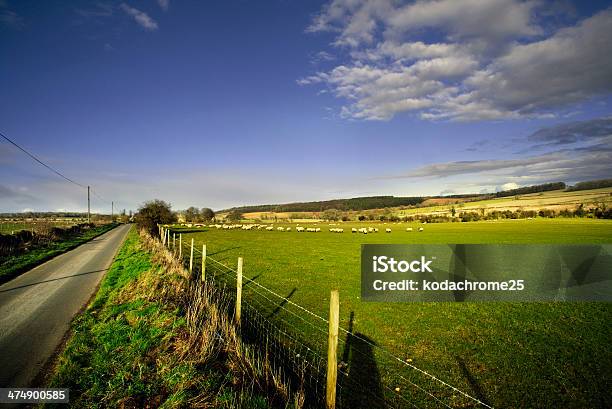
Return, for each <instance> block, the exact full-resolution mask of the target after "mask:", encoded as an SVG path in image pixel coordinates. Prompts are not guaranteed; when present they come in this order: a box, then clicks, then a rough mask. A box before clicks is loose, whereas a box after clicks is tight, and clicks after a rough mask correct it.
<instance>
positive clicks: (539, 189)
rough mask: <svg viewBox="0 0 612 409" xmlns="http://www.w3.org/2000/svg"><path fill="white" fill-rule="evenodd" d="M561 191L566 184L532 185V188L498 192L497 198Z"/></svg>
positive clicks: (526, 187)
mask: <svg viewBox="0 0 612 409" xmlns="http://www.w3.org/2000/svg"><path fill="white" fill-rule="evenodd" d="M561 189H565V183H563V182H556V183H544V184H542V185H532V186H525V187H519V188H518V189H511V190H504V191H501V192H497V193H496V194H495V196H497V197H507V196H516V195H526V194H529V193H539V192H548V191H550V190H561Z"/></svg>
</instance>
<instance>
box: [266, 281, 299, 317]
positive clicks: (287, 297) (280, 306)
mask: <svg viewBox="0 0 612 409" xmlns="http://www.w3.org/2000/svg"><path fill="white" fill-rule="evenodd" d="M296 291H297V287H295V288H294V289H293V290H291V292H290V293H289V294H287V296H286V297H285V299H284V300H283V301H281V302H280V304H278V306H277V307H276V308H275V309H274V311H272V312H271V313H270V315H268V318H272V317H274V316H276V314H278V313H279V312H280V310H281V308H283V307H284V306H285V305H286V304H287V301H288V300H289V298H291V297H293V294H295V292H296Z"/></svg>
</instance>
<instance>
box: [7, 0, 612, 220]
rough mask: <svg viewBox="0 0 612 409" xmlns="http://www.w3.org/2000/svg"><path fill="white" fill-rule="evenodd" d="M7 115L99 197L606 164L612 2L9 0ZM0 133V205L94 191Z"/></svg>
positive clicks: (344, 189)
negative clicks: (86, 188) (45, 165)
mask: <svg viewBox="0 0 612 409" xmlns="http://www.w3.org/2000/svg"><path fill="white" fill-rule="evenodd" d="M0 83H1V88H0V89H1V90H2V94H1V95H2V98H0V132H2V133H4V134H5V135H6V136H8V137H10V138H12V139H13V140H15V141H16V142H17V143H19V144H21V145H22V146H23V147H24V148H26V149H28V150H29V151H31V152H32V153H34V154H35V155H37V156H38V157H39V158H40V159H41V160H43V161H45V162H46V163H48V164H49V165H50V166H52V167H54V168H56V169H58V170H60V171H61V172H62V173H63V174H65V175H66V176H68V177H69V178H71V179H74V180H75V181H77V182H78V183H80V184H82V185H88V184H89V185H92V186H93V189H94V191H95V193H96V195H95V196H93V197H92V202H93V209H94V210H97V211H108V208H109V207H110V206H109V205H108V203H107V202H109V201H111V200H113V201H115V203H117V208H119V209H122V208H126V209H136V208H137V206H138V204H140V203H142V202H143V201H145V200H148V199H152V198H161V199H165V200H168V201H170V202H171V203H172V204H173V206H174V208H177V209H181V208H185V207H187V206H190V205H195V206H199V207H203V206H208V207H213V208H215V209H220V208H225V207H229V206H234V205H243V204H259V203H278V202H291V201H303V200H321V199H329V198H341V197H353V196H367V195H381V194H389V195H396V196H403V195H437V194H450V193H466V192H493V191H495V190H499V189H503V188H512V187H516V186H523V185H529V184H535V183H541V182H554V181H564V182H567V183H574V182H576V181H581V180H588V179H597V178H605V177H612V165H611V164H612V106H611V103H612V4H610V2H597V1H589V2H578V1H576V2H569V1H552V2H546V1H538V0H534V1H518V0H416V1H397V0H371V1H364V0H333V1H331V2H329V1H327V2H315V1H297V0H270V1H257V2H249V1H244V0H240V1H234V0H226V1H218V2H213V1H206V2H197V1H173V0H125V1H123V2H121V1H104V0H101V1H92V2H86V1H77V2H59V1H46V2H40V1H28V0H19V1H17V0H0ZM85 197H86V194H85V191H84V189H83V188H81V187H78V186H76V185H73V184H70V183H68V182H67V181H65V180H63V179H61V178H60V177H58V176H57V175H55V174H53V173H51V172H49V171H48V170H47V169H45V168H43V167H42V166H40V165H38V164H37V163H35V162H34V161H33V160H31V159H30V158H28V157H27V156H25V155H24V154H23V153H21V152H20V151H18V150H17V149H16V148H15V147H13V146H11V145H10V144H8V143H5V142H1V141H0V212H2V211H19V210H24V209H33V210H59V209H65V210H83V209H86V201H85V200H84V198H85Z"/></svg>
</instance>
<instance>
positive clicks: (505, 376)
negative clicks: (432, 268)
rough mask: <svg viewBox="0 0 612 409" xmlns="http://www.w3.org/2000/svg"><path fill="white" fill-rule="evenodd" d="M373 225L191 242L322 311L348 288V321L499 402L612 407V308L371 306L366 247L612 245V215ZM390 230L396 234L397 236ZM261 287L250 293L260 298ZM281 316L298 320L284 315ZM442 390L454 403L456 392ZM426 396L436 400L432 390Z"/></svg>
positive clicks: (238, 233) (426, 401)
mask: <svg viewBox="0 0 612 409" xmlns="http://www.w3.org/2000/svg"><path fill="white" fill-rule="evenodd" d="M280 225H281V224H275V226H280ZM362 225H367V226H372V227H378V228H379V230H380V231H381V232H380V233H377V234H368V235H362V234H351V233H350V228H351V227H353V226H354V227H359V226H360V225H359V223H351V222H347V223H342V225H341V227H343V228H344V229H345V233H343V234H333V233H329V232H328V231H327V228H329V226H328V225H327V224H323V223H320V224H319V226H320V227H322V228H323V232H321V233H316V234H313V233H297V232H295V228H294V229H293V231H292V232H278V231H272V232H269V231H265V230H256V231H243V230H216V229H198V232H196V233H191V234H189V233H188V232H187V230H184V234H183V243H187V242H189V241H190V239H191V238H192V237H193V238H194V239H195V242H196V246H197V248H201V245H202V243H206V245H207V252H208V254H209V255H210V256H211V257H213V258H215V259H216V260H219V261H222V262H224V263H226V264H227V265H230V266H235V263H236V259H237V257H238V256H242V257H244V272H245V276H247V277H251V278H255V279H256V282H258V283H260V284H262V285H264V286H267V287H268V288H270V289H273V290H274V291H276V292H278V293H280V294H281V295H284V296H288V297H290V299H291V301H293V302H296V303H298V304H300V305H302V306H304V307H306V308H309V309H311V310H312V311H314V312H316V313H317V314H320V315H322V316H326V315H327V308H328V305H327V303H328V299H329V290H330V289H332V288H337V289H339V290H340V300H341V304H340V313H341V326H343V327H344V328H347V327H348V326H349V321H350V317H351V314H353V316H354V319H353V327H354V331H356V332H359V333H361V334H363V335H364V336H367V337H368V338H370V339H371V340H372V341H374V342H375V343H377V344H378V345H382V346H384V347H386V348H388V349H390V350H391V351H393V352H394V353H395V354H397V355H398V356H400V357H401V358H403V359H410V360H412V362H413V363H414V365H416V366H418V367H419V368H421V369H424V370H426V371H428V372H430V373H433V374H435V375H437V376H439V377H440V378H442V379H443V380H445V381H447V382H449V383H451V384H452V385H454V386H456V387H458V388H460V389H462V390H465V391H467V392H468V393H470V394H471V395H473V396H476V397H479V398H480V399H481V400H483V401H485V402H488V403H489V404H490V405H492V406H494V407H510V408H512V407H515V408H521V407H543V408H559V407H563V408H586V407H591V408H592V407H601V408H604V407H612V396H611V392H610V391H611V390H612V387H611V386H612V352H611V351H610V349H609V342H610V339H612V326H610V322H611V321H612V305H611V304H610V303H406V304H383V303H364V302H361V300H360V264H359V263H360V245H361V244H362V243H372V244H376V243H576V244H578V243H612V221H606V220H591V219H539V218H538V219H534V220H504V221H487V222H473V223H440V224H428V225H426V226H425V231H423V232H420V233H419V232H416V231H415V232H412V233H407V232H405V227H407V226H413V227H417V225H416V224H410V223H403V224H380V223H379V224H371V223H365V224H362ZM387 227H390V228H392V229H393V233H391V234H385V233H384V232H383V231H384V229H385V228H387ZM347 230H348V231H349V232H348V233H347ZM415 230H416V229H415ZM176 231H180V229H176ZM184 254H186V252H184ZM198 263H199V259H198V258H197V257H196V261H195V265H199V264H198ZM250 288H252V286H251V287H250ZM250 288H249V287H248V286H247V288H245V300H249V297H254V296H255V295H254V294H253V293H252V290H250ZM275 319H279V320H280V319H285V320H290V319H291V317H290V316H288V315H286V314H284V313H283V311H280V312H279V313H278V314H276V315H275ZM294 324H295V325H296V327H300V328H299V329H300V330H301V331H303V332H304V333H305V334H309V335H310V336H311V337H313V338H316V337H320V336H321V334H316V332H313V330H312V329H310V328H309V327H308V326H307V325H306V324H305V323H301V322H299V321H294ZM375 360H376V361H377V363H378V364H379V369H382V367H383V365H384V364H386V362H383V361H384V357H383V356H378V355H376V356H375ZM369 373H373V372H372V371H369ZM381 376H382V375H381ZM427 385H430V384H427ZM435 393H436V395H437V396H440V397H445V398H448V399H449V401H451V402H452V401H453V398H452V396H450V395H451V394H450V393H448V391H447V390H446V389H445V388H439V391H437V392H435ZM414 399H415V400H416V403H417V406H420V405H424V406H427V405H431V399H430V398H429V397H427V396H425V397H417V396H415V397H414ZM456 405H457V406H460V403H458V402H457V404H456ZM453 406H455V405H454V404H453Z"/></svg>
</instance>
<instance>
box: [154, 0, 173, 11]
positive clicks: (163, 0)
mask: <svg viewBox="0 0 612 409" xmlns="http://www.w3.org/2000/svg"><path fill="white" fill-rule="evenodd" d="M157 4H159V7H161V9H162V10H164V11H167V10H168V7H170V0H157Z"/></svg>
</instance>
